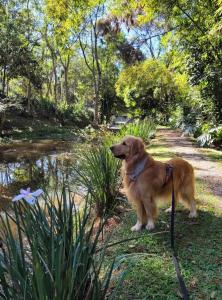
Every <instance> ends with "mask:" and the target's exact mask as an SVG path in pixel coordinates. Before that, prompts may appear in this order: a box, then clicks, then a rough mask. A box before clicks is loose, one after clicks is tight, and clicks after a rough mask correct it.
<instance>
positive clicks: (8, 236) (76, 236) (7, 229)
mask: <svg viewBox="0 0 222 300" xmlns="http://www.w3.org/2000/svg"><path fill="white" fill-rule="evenodd" d="M43 201H45V202H44V203H43V205H40V204H39V203H37V204H36V205H35V206H30V205H28V204H24V203H16V204H14V206H13V207H12V211H13V212H14V213H13V214H12V213H10V214H9V213H6V215H5V217H2V216H1V221H2V235H1V237H2V244H3V245H2V248H1V249H2V251H1V253H0V283H1V291H0V295H1V298H2V299H36V300H37V299H45V300H46V299H55V300H56V299H57V300H62V299H63V300H69V299H70V300H71V299H79V300H82V299H94V300H99V299H101V300H102V299H105V295H106V292H107V290H108V288H109V284H110V280H111V276H112V272H113V270H114V262H113V263H112V264H110V265H108V266H106V267H105V266H104V264H103V262H104V251H105V248H106V247H105V246H102V245H101V246H100V250H99V251H97V246H98V244H99V237H100V235H101V233H102V230H103V224H100V225H99V227H98V229H97V231H95V228H94V223H92V222H90V220H89V213H90V211H89V207H88V205H87V203H86V205H85V207H84V209H83V211H82V212H81V214H80V213H79V212H77V211H76V209H75V205H74V203H73V200H72V198H71V195H69V196H67V191H65V190H63V192H62V194H61V195H58V194H55V195H53V196H52V197H51V198H49V197H47V198H46V199H44V200H43Z"/></svg>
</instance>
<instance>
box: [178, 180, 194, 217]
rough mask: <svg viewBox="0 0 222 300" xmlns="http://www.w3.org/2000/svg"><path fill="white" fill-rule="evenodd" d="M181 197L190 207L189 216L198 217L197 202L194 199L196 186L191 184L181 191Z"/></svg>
mask: <svg viewBox="0 0 222 300" xmlns="http://www.w3.org/2000/svg"><path fill="white" fill-rule="evenodd" d="M181 198H182V201H184V202H185V203H186V204H188V207H189V209H190V214H189V218H196V217H197V209H196V202H195V199H194V186H193V185H189V186H187V187H186V189H183V190H182V191H181Z"/></svg>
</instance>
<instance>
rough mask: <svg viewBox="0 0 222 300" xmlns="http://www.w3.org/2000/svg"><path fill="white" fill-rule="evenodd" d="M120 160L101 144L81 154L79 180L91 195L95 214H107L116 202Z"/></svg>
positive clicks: (111, 210) (78, 170) (78, 171)
mask: <svg viewBox="0 0 222 300" xmlns="http://www.w3.org/2000/svg"><path fill="white" fill-rule="evenodd" d="M119 168H120V161H119V160H117V159H115V158H114V157H113V156H112V153H111V151H110V149H109V148H108V147H107V146H105V145H102V146H100V147H93V148H90V149H89V150H88V151H86V152H85V153H84V154H82V155H81V160H80V165H79V167H78V169H77V173H78V177H79V182H80V184H81V185H82V186H84V187H85V188H86V189H87V191H88V192H89V193H90V195H91V199H92V202H93V203H94V204H95V208H96V213H97V216H99V217H101V216H104V215H109V214H110V213H111V212H113V209H114V208H115V206H116V205H117V203H118V199H117V194H118V191H119V185H120V179H119V176H118V173H119Z"/></svg>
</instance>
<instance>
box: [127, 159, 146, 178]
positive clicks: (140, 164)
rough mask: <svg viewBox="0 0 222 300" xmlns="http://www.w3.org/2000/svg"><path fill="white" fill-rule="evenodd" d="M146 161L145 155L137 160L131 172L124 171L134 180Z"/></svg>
mask: <svg viewBox="0 0 222 300" xmlns="http://www.w3.org/2000/svg"><path fill="white" fill-rule="evenodd" d="M146 162H147V157H145V158H144V159H143V160H142V161H140V162H138V163H137V164H136V166H135V168H134V170H133V171H132V172H129V173H126V175H127V176H128V177H129V179H130V181H136V180H137V178H138V177H139V175H140V174H141V173H142V172H143V170H144V168H145V165H146Z"/></svg>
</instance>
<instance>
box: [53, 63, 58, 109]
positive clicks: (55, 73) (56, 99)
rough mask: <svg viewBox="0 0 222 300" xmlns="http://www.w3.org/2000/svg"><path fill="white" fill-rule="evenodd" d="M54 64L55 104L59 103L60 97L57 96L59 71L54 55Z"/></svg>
mask: <svg viewBox="0 0 222 300" xmlns="http://www.w3.org/2000/svg"><path fill="white" fill-rule="evenodd" d="M52 64H53V74H54V99H55V105H56V106H57V104H58V98H57V85H58V79H57V72H56V62H55V58H54V57H52Z"/></svg>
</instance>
